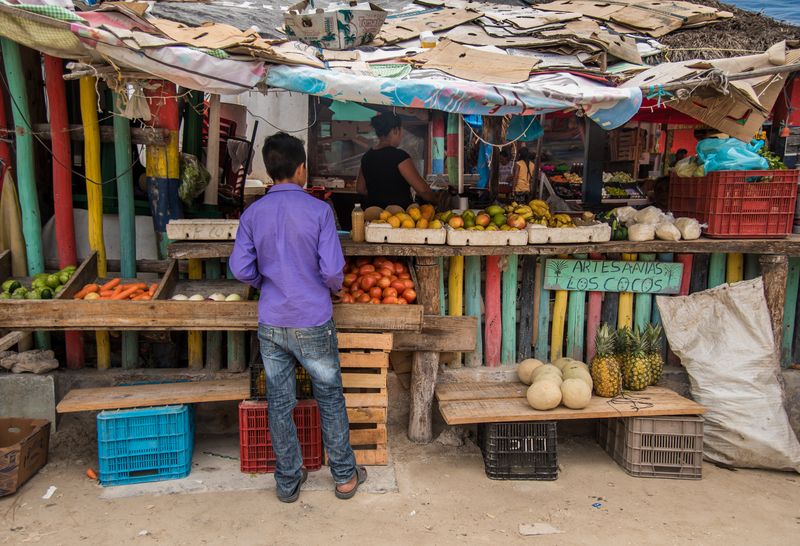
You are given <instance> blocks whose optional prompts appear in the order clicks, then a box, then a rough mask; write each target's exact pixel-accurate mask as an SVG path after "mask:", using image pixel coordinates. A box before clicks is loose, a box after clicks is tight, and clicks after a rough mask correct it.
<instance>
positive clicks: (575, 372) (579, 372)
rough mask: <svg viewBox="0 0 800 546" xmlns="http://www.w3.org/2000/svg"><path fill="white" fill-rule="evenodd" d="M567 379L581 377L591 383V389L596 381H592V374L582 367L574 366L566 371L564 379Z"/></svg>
mask: <svg viewBox="0 0 800 546" xmlns="http://www.w3.org/2000/svg"><path fill="white" fill-rule="evenodd" d="M567 379H580V380H581V381H583V382H584V383H586V384H587V385H589V388H590V389H591V388H592V387H594V381H592V374H590V373H589V372H587V371H586V370H584V369H581V368H572V369H569V370H566V371H565V372H564V381H566V380H567Z"/></svg>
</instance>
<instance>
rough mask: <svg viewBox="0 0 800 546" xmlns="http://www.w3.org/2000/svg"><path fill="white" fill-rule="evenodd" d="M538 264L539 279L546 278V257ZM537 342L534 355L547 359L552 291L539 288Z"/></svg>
mask: <svg viewBox="0 0 800 546" xmlns="http://www.w3.org/2000/svg"><path fill="white" fill-rule="evenodd" d="M538 262H539V264H538V265H537V268H538V270H539V271H538V273H537V276H538V278H539V279H541V280H544V262H545V261H544V259H543V258H539V259H538ZM536 325H537V326H536V344H535V345H534V350H533V356H534V357H536V358H538V359H539V360H547V357H548V349H549V347H550V291H549V290H545V289H544V288H543V287H541V286H540V288H539V306H538V308H537V318H536Z"/></svg>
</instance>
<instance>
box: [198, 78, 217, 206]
mask: <svg viewBox="0 0 800 546" xmlns="http://www.w3.org/2000/svg"><path fill="white" fill-rule="evenodd" d="M221 107H222V106H221V104H220V96H219V95H215V94H212V95H210V96H209V99H208V145H207V146H206V169H208V172H209V173H210V174H211V180H209V182H208V186H206V191H205V194H203V203H204V204H206V205H216V204H217V200H218V199H219V152H220V150H219V141H220V135H219V123H220V109H221Z"/></svg>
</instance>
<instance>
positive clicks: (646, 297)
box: [633, 254, 656, 330]
mask: <svg viewBox="0 0 800 546" xmlns="http://www.w3.org/2000/svg"><path fill="white" fill-rule="evenodd" d="M639 261H640V262H654V261H656V255H655V254H639ZM652 315H653V295H652V294H636V296H635V297H634V308H633V324H634V325H635V326H636V327H638V328H639V329H640V330H641V329H642V328H644V327H645V326H647V325H648V324H650V319H651V317H652Z"/></svg>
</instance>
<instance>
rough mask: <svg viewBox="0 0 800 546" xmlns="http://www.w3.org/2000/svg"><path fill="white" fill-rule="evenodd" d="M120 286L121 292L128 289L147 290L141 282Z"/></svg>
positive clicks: (145, 285)
mask: <svg viewBox="0 0 800 546" xmlns="http://www.w3.org/2000/svg"><path fill="white" fill-rule="evenodd" d="M120 286H121V287H122V289H123V290H127V289H128V288H142V289H144V290H147V284H146V283H143V282H131V283H128V284H121V285H120Z"/></svg>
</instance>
